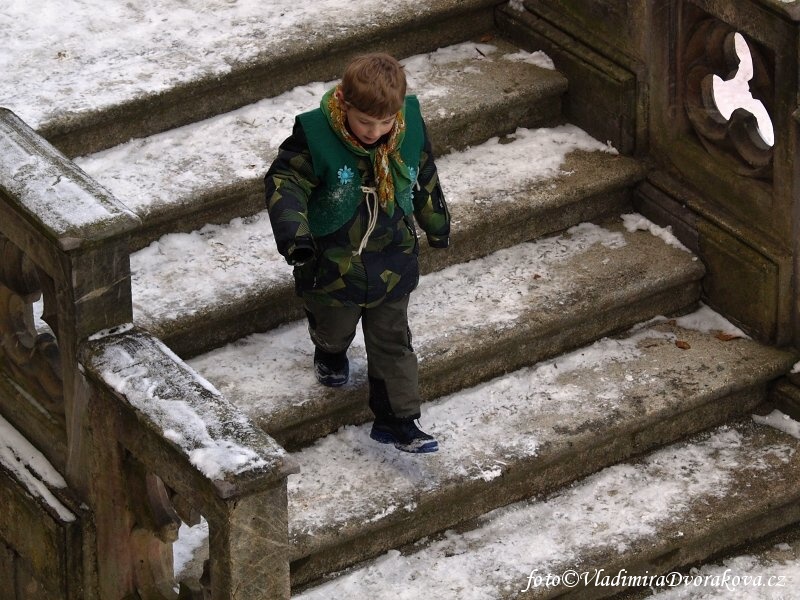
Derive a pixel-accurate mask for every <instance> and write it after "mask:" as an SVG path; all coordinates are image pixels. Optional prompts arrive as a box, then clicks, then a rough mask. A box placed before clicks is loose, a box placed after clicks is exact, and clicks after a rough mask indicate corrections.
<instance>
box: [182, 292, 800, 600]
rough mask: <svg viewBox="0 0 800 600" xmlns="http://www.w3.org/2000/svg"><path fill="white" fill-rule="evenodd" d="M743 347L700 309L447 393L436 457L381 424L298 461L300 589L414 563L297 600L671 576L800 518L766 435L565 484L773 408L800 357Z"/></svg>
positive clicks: (722, 435) (738, 434)
mask: <svg viewBox="0 0 800 600" xmlns="http://www.w3.org/2000/svg"><path fill="white" fill-rule="evenodd" d="M737 335H741V332H740V331H738V330H736V329H735V328H733V327H732V326H731V325H730V323H728V322H726V321H724V319H722V318H721V317H719V316H718V315H716V314H715V313H713V312H712V311H711V310H710V309H708V308H706V307H703V308H701V309H700V310H698V311H696V312H695V313H692V314H689V315H686V316H684V317H680V318H678V319H673V320H667V319H666V318H659V319H655V320H653V321H651V322H650V323H647V324H644V325H639V326H636V327H634V328H632V329H631V330H630V331H628V332H627V333H626V334H624V335H621V336H618V337H615V338H604V339H601V340H599V341H597V342H595V343H593V344H591V345H589V346H586V347H583V348H580V349H578V350H575V351H573V352H571V353H568V354H565V355H561V356H559V357H558V358H555V359H552V360H548V361H545V362H541V363H539V364H537V365H535V366H533V367H527V368H523V369H521V370H518V371H515V372H512V373H510V374H507V375H502V376H500V377H498V378H496V379H494V380H491V381H489V382H487V383H484V384H481V385H478V386H476V387H473V388H471V389H465V390H462V391H459V392H457V393H454V394H452V395H449V396H446V397H442V398H440V399H438V400H436V401H434V402H431V403H429V404H427V405H426V406H425V407H424V409H423V418H422V420H421V421H422V422H421V425H422V427H423V429H425V430H427V431H429V432H431V433H432V434H434V435H435V436H436V437H437V438H438V439H439V442H440V451H439V452H438V453H437V454H433V455H426V456H419V455H409V454H405V453H402V452H398V451H396V450H395V449H394V448H392V447H387V446H383V445H380V444H378V443H377V442H373V441H372V440H370V439H369V425H363V426H348V427H345V428H343V429H341V430H339V431H337V432H336V433H335V434H332V435H329V436H327V437H325V438H323V439H321V440H319V441H318V442H317V443H315V444H314V445H312V446H309V447H307V448H304V449H303V450H301V451H298V452H295V453H293V454H292V456H293V458H294V459H295V460H296V461H297V462H298V464H299V465H300V469H301V471H300V474H299V475H292V476H291V477H290V479H289V506H290V539H291V542H292V547H293V549H292V558H293V571H294V581H295V584H296V585H298V586H299V585H303V583H304V582H308V581H311V580H314V579H316V578H318V577H320V576H322V575H324V574H330V573H335V572H336V571H338V570H340V569H343V568H346V567H347V565H350V564H354V563H357V562H358V561H361V560H363V559H366V558H368V557H371V556H376V555H378V554H380V553H382V552H385V551H386V550H389V549H392V548H394V549H398V548H399V549H401V550H402V554H401V553H400V552H398V551H397V550H391V551H390V552H389V554H388V555H386V556H383V557H382V558H380V559H378V560H377V561H375V562H373V563H367V564H366V565H364V566H363V567H359V568H357V570H355V571H353V572H352V573H351V574H349V575H346V576H344V577H342V578H340V579H337V580H335V581H333V582H331V583H330V584H328V585H324V586H322V587H320V588H318V589H316V590H313V591H310V592H309V593H308V594H309V595H307V596H301V597H307V598H321V597H325V598H339V597H341V598H345V597H347V598H373V597H375V598H381V597H388V596H387V595H386V594H392V596H391V597H396V590H397V589H398V586H399V587H400V588H402V589H407V588H408V589H410V590H414V589H419V590H425V591H426V592H428V593H429V594H430V595H431V597H437V598H439V597H441V598H454V597H458V598H462V597H466V598H472V597H474V598H501V597H502V598H506V597H508V598H511V597H515V596H516V595H517V594H515V593H514V592H515V591H516V590H521V589H524V588H525V587H526V584H527V580H528V575H529V574H530V573H531V572H534V571H536V572H538V573H539V574H541V575H543V576H545V575H546V574H547V573H552V574H554V575H556V574H560V573H564V572H565V570H566V569H567V568H578V565H583V567H582V569H583V570H587V569H589V570H593V569H600V568H604V569H606V571H614V570H620V569H622V568H626V569H628V571H629V572H633V573H639V572H640V571H641V572H644V571H645V570H648V569H649V571H650V573H660V572H661V570H667V571H668V570H670V569H672V568H674V567H678V566H682V565H685V564H688V563H691V562H694V561H697V560H702V559H703V558H705V557H707V556H709V553H712V552H716V551H717V550H719V549H721V548H722V547H725V546H726V545H727V546H730V545H731V544H735V543H740V542H741V541H744V539H749V537H752V536H759V535H763V534H765V533H767V532H768V531H771V530H772V529H777V528H779V527H781V526H783V525H784V524H786V523H788V522H791V521H792V520H797V519H800V513H798V509H797V497H798V494H800V492H798V490H797V489H796V488H797V486H796V485H795V482H796V481H797V477H798V474H800V471H799V469H800V458H798V453H797V451H796V450H797V449H798V445H797V444H798V442H797V441H796V440H794V441H792V438H788V442H787V438H785V437H781V435H780V434H778V433H777V431H774V430H772V429H771V428H761V427H757V426H755V425H754V424H746V425H737V426H736V427H735V428H731V427H723V428H722V429H721V430H719V431H718V432H715V433H712V434H706V435H704V436H701V437H700V438H698V439H696V440H693V441H690V442H681V443H679V444H677V445H675V446H672V447H669V448H666V449H664V450H661V451H658V452H657V453H655V454H654V455H652V456H650V457H646V458H644V459H640V460H634V461H632V462H630V463H629V464H622V465H618V466H616V467H612V468H610V469H607V470H606V471H603V472H601V473H599V474H597V475H594V476H592V477H590V478H589V479H588V480H586V481H584V482H580V483H577V484H574V485H571V486H568V487H564V486H567V484H569V483H570V482H573V481H575V480H576V479H578V478H580V477H584V476H587V475H589V474H590V473H593V472H595V471H597V470H598V469H603V468H606V467H609V466H610V465H613V464H615V463H618V462H620V461H625V460H631V458H632V457H634V456H638V455H640V454H642V453H644V452H649V451H652V450H653V449H654V448H656V447H659V446H661V445H664V444H672V443H675V442H676V441H677V440H680V439H683V438H685V437H686V436H689V435H693V434H695V433H697V432H700V431H703V430H706V429H708V428H711V427H715V426H718V425H720V424H722V423H726V422H728V421H730V420H732V419H736V418H737V417H739V416H741V415H748V414H749V413H750V412H751V411H752V410H754V409H756V407H758V406H760V405H761V404H762V402H763V401H764V399H765V398H766V395H767V391H768V384H769V382H770V381H772V380H774V379H775V378H776V377H779V376H780V375H781V374H783V373H785V372H786V371H787V370H788V369H789V368H791V366H792V364H793V363H794V361H795V360H796V359H797V353H796V352H789V351H782V350H778V349H775V348H770V347H767V346H763V345H761V344H758V343H756V342H753V341H752V340H749V339H746V338H742V337H737ZM263 364H267V361H264V362H263ZM306 368H307V367H306ZM276 370H277V369H276ZM269 375H270V373H268V372H267V373H265V375H264V378H265V380H268V379H269ZM282 383H283V382H282V381H278V382H276V385H281V384H282ZM787 443H788V448H787ZM773 479H774V480H773ZM559 488H562V489H561V491H559V492H558V493H557V494H556V495H555V496H552V497H550V498H547V499H544V500H535V501H527V502H523V503H521V504H520V505H517V506H510V507H508V508H506V509H502V510H499V511H497V512H495V513H490V514H488V515H484V516H480V515H483V514H484V513H486V512H487V511H490V510H492V509H494V508H497V507H499V506H503V505H506V504H509V503H512V502H516V501H519V500H521V499H524V498H529V497H537V496H541V495H542V494H549V493H552V492H554V491H555V490H558V489H559ZM767 490H769V493H768V494H767V493H765V492H766V491H767ZM765 507H770V508H771V511H770V513H769V514H766V513H762V511H763V510H764V509H765ZM473 518H476V519H477V520H475V521H470V520H471V519H473ZM745 524H746V525H745ZM452 527H458V528H459V529H458V531H456V532H454V531H448V532H446V533H445V534H444V535H442V536H437V537H433V538H431V537H427V536H432V535H434V534H435V532H437V531H442V530H445V529H447V528H452ZM198 533H199V535H200V536H201V537H202V536H203V535H207V534H203V533H202V531H200V532H198ZM737 536H738V537H737ZM196 537H197V536H190V535H189V534H188V533H187V535H186V536H185V539H186V541H187V543H189V542H191V548H188V549H187V550H188V552H184V551H183V549H182V545H183V544H184V542H183V539H184V535H183V534H182V538H181V541H179V544H178V545H179V547H180V549H181V555H182V556H184V555H187V554H192V553H195V552H196V554H197V556H196V557H195V564H201V563H202V554H203V550H198V551H195V550H194V549H195V548H198V547H200V546H202V544H201V543H199V541H198V539H194V538H196ZM415 540H420V541H419V542H417V543H416V544H415V545H413V546H407V547H404V545H405V544H409V543H411V542H414V541H415ZM198 558H199V560H198ZM186 562H187V559H186V558H182V564H186ZM390 573H392V574H390ZM414 582H416V583H414ZM437 582H439V583H437ZM417 584H418V585H419V586H420V587H419V588H417V587H415V586H416V585H417ZM351 586H352V587H351ZM359 586H362V587H359ZM539 587H540V588H541V586H539ZM351 590H352V593H344V592H346V591H347V592H349V591H351ZM458 590H461V591H467V590H468V591H469V594H466V593H465V594H464V595H461V594H458V593H457V591H458ZM537 591H538V592H542V591H545V592H548V593H549V592H552V591H553V590H549V591H548V590H543V589H538V590H537ZM555 591H556V592H557V593H564V592H568V591H569V590H567V589H565V588H564V587H563V586H562V587H560V588H558V589H557V590H555ZM473 593H474V594H475V595H474V596H473V595H470V594H473ZM534 597H538V596H534ZM577 597H581V598H583V597H593V596H591V595H587V596H584V595H581V593H579V594H578V595H577Z"/></svg>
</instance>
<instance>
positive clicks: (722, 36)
mask: <svg viewBox="0 0 800 600" xmlns="http://www.w3.org/2000/svg"><path fill="white" fill-rule="evenodd" d="M735 34H736V31H735V30H734V29H733V28H732V27H731V26H730V25H728V24H726V23H723V22H722V21H719V20H717V19H714V18H708V19H704V20H702V21H700V22H698V23H697V25H696V26H695V28H694V29H693V31H692V32H691V34H690V35H689V38H688V41H687V44H686V47H685V49H684V52H683V64H682V65H681V66H682V70H681V72H682V73H683V74H684V97H683V101H684V108H685V109H686V114H687V116H688V118H689V122H690V123H691V125H692V128H693V129H694V132H695V133H696V134H697V136H698V138H699V139H700V141H701V143H702V144H703V146H704V147H705V149H706V151H708V152H709V153H710V154H711V155H713V156H715V157H716V158H718V159H720V160H721V161H722V162H724V163H725V164H731V165H733V169H734V170H735V171H736V172H737V173H739V174H741V175H744V176H747V177H757V178H760V179H771V178H772V156H773V148H772V146H770V145H768V144H767V143H766V142H765V141H764V140H763V138H762V137H761V135H760V133H759V130H758V122H757V120H756V117H755V116H754V115H753V114H752V113H750V112H748V111H746V110H744V109H742V108H737V109H736V110H734V111H733V113H732V114H731V116H730V118H729V119H726V118H725V117H724V116H723V115H722V113H721V112H720V110H719V109H718V108H717V104H716V102H715V100H714V88H713V82H714V75H717V76H719V77H721V78H722V79H723V80H728V79H731V78H732V77H733V75H734V74H735V73H736V71H737V70H738V69H739V57H738V55H737V53H736V47H735V38H734V36H735ZM748 47H749V49H750V55H751V57H752V60H753V78H752V79H751V80H750V90H751V93H752V94H753V97H754V98H756V99H757V100H760V101H761V102H762V103H763V104H764V106H765V107H766V109H767V111H770V112H771V110H772V107H773V97H774V96H773V85H772V81H771V80H770V73H771V71H770V70H769V69H768V68H767V63H766V61H765V60H764V57H763V55H762V53H761V52H760V50H759V49H758V48H757V47H756V46H754V44H752V43H748Z"/></svg>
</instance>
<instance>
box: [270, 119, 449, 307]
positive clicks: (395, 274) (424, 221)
mask: <svg viewBox="0 0 800 600" xmlns="http://www.w3.org/2000/svg"><path fill="white" fill-rule="evenodd" d="M301 117H302V115H301ZM407 118H408V117H407ZM302 120H303V119H301V118H300V117H298V119H297V120H296V121H295V125H294V130H293V132H292V135H291V136H290V137H289V138H287V139H286V140H285V141H284V142H283V144H281V146H280V149H279V151H278V156H277V158H276V159H275V162H273V163H272V166H271V167H270V169H269V171H268V172H267V174H266V177H265V184H266V199H267V208H268V209H269V217H270V221H271V223H272V229H273V232H274V234H275V241H276V244H277V246H278V251H279V252H280V253H281V254H282V255H283V256H284V257H285V258H286V260H287V262H288V263H289V264H292V265H294V267H295V268H294V276H295V284H296V289H297V293H298V295H300V296H303V297H306V298H311V299H314V300H316V301H318V302H322V303H324V304H328V305H333V306H341V305H350V306H353V305H356V306H364V307H370V306H376V305H378V304H380V303H381V302H385V301H392V300H397V299H399V298H402V297H403V296H405V295H407V294H409V293H410V292H411V291H412V290H413V289H414V288H415V287H416V285H417V282H418V280H419V265H418V261H417V256H418V254H419V243H418V240H417V234H416V229H415V225H414V220H413V219H412V217H411V215H407V214H405V213H404V211H403V209H402V204H405V205H406V206H408V203H406V202H403V203H402V204H401V203H400V202H395V206H394V210H393V211H392V214H391V215H389V214H387V212H386V211H385V210H383V209H381V208H378V220H377V224H376V227H375V229H374V231H373V232H372V234H371V235H370V237H369V241H368V242H367V245H366V247H365V248H364V250H363V251H362V252H361V254H360V255H359V254H357V250H358V246H359V243H360V242H361V240H362V238H363V237H364V234H365V233H366V229H367V224H368V221H369V214H368V208H367V202H366V201H364V200H363V199H362V201H361V202H360V204H358V206H357V207H356V208H355V212H354V213H353V214H352V215H351V216H350V217H349V218H348V219H346V221H345V222H344V224H343V225H342V226H340V227H339V228H338V229H336V230H334V231H333V232H331V233H326V234H324V235H318V236H313V235H312V233H311V228H310V227H309V222H308V212H309V211H308V207H309V203H310V202H313V201H314V198H315V197H317V196H319V194H318V193H315V191H317V192H318V191H319V190H317V188H318V186H321V185H325V181H324V179H322V178H320V177H319V176H318V175H317V174H315V173H316V172H318V171H319V169H316V170H315V168H314V167H315V165H314V162H313V159H312V152H311V151H310V149H309V142H308V138H309V136H307V135H306V132H305V131H304V129H303V125H302V122H301V121H302ZM419 121H420V123H419V125H420V127H421V131H422V136H421V141H422V148H421V149H420V150H419V152H418V154H419V156H420V162H419V165H418V167H417V168H416V169H414V173H415V174H416V185H415V186H414V187H413V189H412V204H413V212H414V217H416V221H417V223H419V225H420V227H421V228H422V229H423V230H424V231H425V233H426V234H427V238H428V244H429V245H430V246H432V247H435V248H446V247H447V245H448V240H449V234H450V215H449V212H448V210H447V205H446V203H445V200H444V195H443V194H442V190H441V187H440V185H439V179H438V176H437V173H436V165H435V164H434V160H433V154H432V152H431V145H430V141H429V140H428V137H427V135H426V133H425V127H424V123H422V120H421V117H419ZM305 122H308V120H305ZM412 125H413V124H412ZM380 143H381V141H379V142H378V144H380ZM315 150H318V149H315ZM348 152H349V151H348ZM351 155H352V156H353V157H354V158H355V159H356V164H357V169H358V177H359V178H360V183H361V185H362V186H366V187H372V186H374V183H375V181H374V179H375V178H374V174H373V168H372V163H371V162H370V158H369V157H365V156H359V157H356V156H355V154H352V153H351ZM317 166H319V165H317ZM408 166H409V167H412V168H413V165H408ZM355 176H356V174H355V173H353V177H355Z"/></svg>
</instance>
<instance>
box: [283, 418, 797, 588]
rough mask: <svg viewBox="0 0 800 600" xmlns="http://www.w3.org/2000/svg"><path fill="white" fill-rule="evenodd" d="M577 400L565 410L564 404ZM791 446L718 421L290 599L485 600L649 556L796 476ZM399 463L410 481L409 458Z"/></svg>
mask: <svg viewBox="0 0 800 600" xmlns="http://www.w3.org/2000/svg"><path fill="white" fill-rule="evenodd" d="M583 408H584V407H583V406H580V407H577V406H574V405H573V407H572V409H573V412H578V410H581V409H583ZM563 412H565V413H568V412H570V411H569V407H565V408H564V409H563ZM798 450H800V443H798V440H796V439H794V438H791V437H789V436H786V435H784V434H781V433H778V432H775V431H771V430H769V429H767V428H763V427H759V426H750V425H745V424H739V425H737V426H735V427H731V426H725V427H721V428H718V429H716V430H714V431H712V432H710V433H707V434H703V435H700V436H697V437H695V438H694V439H692V440H691V441H689V442H684V443H680V444H675V445H673V446H670V447H667V448H665V449H663V450H660V451H657V452H654V453H652V454H650V455H648V456H646V457H644V458H643V459H641V460H637V461H632V462H629V463H626V464H620V465H616V466H613V467H610V468H607V469H605V470H603V471H601V472H599V473H597V474H595V475H592V476H590V477H588V478H586V479H584V480H582V481H580V482H579V483H577V484H576V485H574V486H572V487H570V488H567V489H565V490H562V491H560V492H558V493H556V494H554V495H551V496H549V497H547V498H544V499H537V500H534V501H525V502H520V503H517V504H514V505H511V506H508V507H506V508H502V509H498V510H496V511H494V512H492V513H489V514H487V515H484V516H483V517H481V518H480V519H479V520H478V527H477V528H476V529H473V530H471V531H466V532H463V533H458V532H455V531H448V532H446V533H445V534H444V535H443V536H441V537H440V538H436V539H435V540H432V541H429V542H428V543H425V544H420V548H419V549H418V550H412V551H410V552H409V553H408V554H406V555H403V554H401V553H400V552H399V551H397V550H391V551H389V552H388V553H387V554H385V555H384V556H382V557H380V558H378V559H376V560H374V561H371V562H370V563H367V564H365V565H363V566H361V567H360V568H358V569H356V570H353V571H352V572H350V573H347V574H345V575H343V576H341V577H339V578H338V579H334V580H332V581H330V582H328V583H325V584H323V585H320V586H319V587H317V588H313V589H311V590H308V591H306V592H305V593H302V594H299V595H297V596H296V598H297V600H317V599H322V598H326V599H327V598H375V599H379V598H394V597H396V590H397V589H403V590H406V591H408V592H409V593H410V594H411V595H424V596H426V597H431V598H458V599H459V600H489V599H495V598H499V597H514V596H515V595H517V593H519V592H521V591H523V590H526V589H527V588H528V587H529V577H530V576H531V575H532V574H533V576H534V577H535V576H536V575H540V576H542V577H546V576H547V574H551V575H556V576H557V575H560V574H563V573H565V572H566V571H568V570H576V572H577V573H578V574H580V573H582V572H585V573H588V575H589V576H591V575H592V574H594V572H595V569H600V568H603V567H604V565H603V564H602V562H600V561H599V560H598V555H600V557H602V556H603V554H602V553H603V552H605V553H607V554H608V555H612V556H613V555H625V554H628V555H629V556H631V557H632V558H633V557H636V558H633V560H638V559H639V557H641V555H642V554H644V553H649V554H651V555H657V554H658V553H659V552H665V551H666V550H668V549H671V548H674V547H676V546H679V545H681V544H688V543H689V542H690V540H691V539H692V536H693V535H694V533H695V532H696V530H698V529H702V528H704V527H707V525H708V523H709V522H711V521H713V520H724V519H726V518H729V517H735V516H737V513H738V514H740V513H742V512H743V509H746V508H747V507H748V505H753V506H757V505H760V504H762V500H763V498H764V497H765V496H766V492H767V491H768V490H770V489H774V488H775V487H779V485H778V484H785V483H786V482H787V480H788V481H791V480H793V479H795V478H796V477H797V475H798V473H799V472H800V453H798ZM410 462H411V461H409V463H410ZM423 464H427V463H423ZM389 468H390V467H389V465H385V466H384V469H387V470H388V469H389ZM335 469H336V470H340V469H341V466H339V465H337V466H336V467H335ZM406 470H407V472H409V473H412V474H411V475H410V476H411V477H413V478H414V479H417V478H418V476H417V474H416V473H413V471H414V469H413V468H412V467H408V468H407V469H406ZM419 470H421V469H419ZM745 481H746V485H745V483H744V482H745ZM783 487H786V486H783ZM733 522H734V523H735V522H736V521H735V520H734V521H733ZM654 549H655V550H654ZM795 560H796V559H795ZM669 567H671V565H668V568H669ZM776 573H777V574H779V573H780V571H776ZM606 574H609V573H606ZM614 574H616V572H612V573H610V574H609V575H610V576H613V575H614ZM793 574H794V575H795V576H796V571H795V573H793ZM535 581H536V580H535V579H533V578H532V579H531V583H533V582H535ZM562 589H563V588H562ZM414 590H416V591H417V593H416V594H414V593H413V591H414ZM689 591H693V592H695V595H691V594H689V595H687V594H680V593H679V592H674V593H666V594H664V595H663V596H659V597H663V598H664V599H665V600H670V599H672V598H696V597H697V595H696V593H697V592H698V591H700V590H698V589H691V588H690V590H689ZM702 591H703V592H705V591H707V590H704V589H703V590H702ZM708 591H710V590H708ZM725 591H728V590H725ZM743 591H745V592H749V591H750V590H743ZM773 591H775V590H773ZM531 592H532V593H531V595H530V596H525V597H543V596H545V595H547V594H548V592H550V593H551V594H552V593H553V592H555V590H548V589H547V588H546V587H545V586H544V585H543V584H542V582H540V587H538V588H534V589H533V590H531ZM703 597H706V596H703ZM708 597H715V596H708ZM716 597H731V596H730V594H728V595H723V596H716ZM748 597H751V596H749V595H748ZM752 597H762V596H752ZM763 597H769V598H774V597H777V596H763ZM780 597H786V596H780Z"/></svg>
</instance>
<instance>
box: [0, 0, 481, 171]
mask: <svg viewBox="0 0 800 600" xmlns="http://www.w3.org/2000/svg"><path fill="white" fill-rule="evenodd" d="M496 4H497V0H430V1H428V2H424V3H419V2H417V1H416V0H397V1H394V2H391V3H389V2H386V1H385V0H362V1H360V2H358V3H348V2H340V1H338V0H320V1H318V2H314V3H305V2H295V1H293V0H270V2H268V3H265V2H263V1H261V0H238V1H237V2H225V1H221V0H199V1H198V2H195V3H193V5H192V7H191V8H187V6H186V3H185V2H183V1H182V0H161V1H160V2H159V4H158V7H157V9H152V10H151V9H150V8H143V7H141V6H139V5H137V4H136V3H127V4H120V5H117V6H114V7H111V8H109V10H107V11H104V12H102V13H99V12H96V11H94V10H93V8H91V7H90V5H84V4H83V3H81V2H74V1H72V0H66V1H65V4H64V7H63V9H62V10H53V11H40V12H39V13H37V18H36V19H35V20H31V19H29V18H28V15H24V16H23V15H20V16H19V18H11V19H7V20H5V21H4V27H3V28H2V30H0V42H1V43H2V45H3V47H4V48H7V49H8V48H10V49H14V48H19V47H20V45H22V47H24V52H17V53H16V54H15V56H16V57H17V59H16V60H14V61H7V63H5V64H4V69H3V71H2V74H0V89H3V90H4V91H6V90H7V92H6V93H5V94H4V98H3V103H4V105H5V106H6V107H8V108H10V109H12V110H14V111H15V112H17V113H18V114H19V115H20V117H22V118H23V120H25V121H26V122H27V123H28V124H29V125H31V127H33V128H35V129H37V130H39V131H40V132H41V133H42V134H43V135H44V136H45V137H47V138H48V139H49V140H50V141H51V142H53V143H54V144H55V145H56V146H58V147H59V148H60V149H62V150H63V151H64V152H65V153H67V154H68V155H70V156H76V155H79V154H86V153H89V152H95V151H97V150H99V149H102V148H108V147H110V146H113V145H116V144H119V143H122V142H125V141H127V140H129V139H131V138H134V137H143V136H146V135H150V134H152V133H156V132H159V131H166V130H168V129H171V128H174V127H177V126H180V125H184V124H186V123H191V122H195V121H198V120H201V119H204V118H207V117H210V116H213V115H217V114H222V113H225V112H228V111H230V110H233V109H235V108H238V107H240V106H244V105H246V104H249V103H251V102H255V101H257V100H260V99H262V98H266V97H270V96H275V95H278V94H280V93H282V92H285V91H286V90H287V89H290V88H291V87H294V86H296V85H300V84H303V83H307V82H309V81H320V80H323V81H324V80H328V79H333V78H335V77H337V76H338V74H339V73H340V72H341V70H342V68H343V66H344V64H345V63H346V62H347V60H349V58H350V57H352V56H353V55H355V54H360V53H362V52H366V51H376V50H382V51H386V52H390V53H392V54H394V55H396V56H398V57H405V56H410V55H411V54H416V53H419V52H429V51H432V50H435V49H436V48H437V47H439V46H446V45H450V44H453V43H456V42H461V41H464V40H467V39H471V38H474V37H477V36H480V35H481V34H484V33H486V32H488V31H491V30H492V29H493V27H494V18H493V13H494V10H493V9H494V6H495V5H496ZM87 10H88V11H89V12H87ZM87 22H89V23H91V26H90V27H88V28H87V27H86V23H87ZM76 32H79V34H76ZM43 65H47V67H46V71H47V75H48V77H47V78H46V79H45V80H43V79H42V77H41V73H42V68H43Z"/></svg>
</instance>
